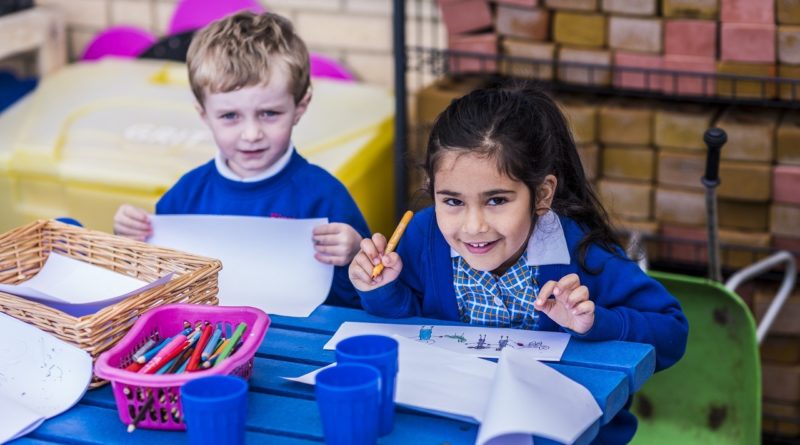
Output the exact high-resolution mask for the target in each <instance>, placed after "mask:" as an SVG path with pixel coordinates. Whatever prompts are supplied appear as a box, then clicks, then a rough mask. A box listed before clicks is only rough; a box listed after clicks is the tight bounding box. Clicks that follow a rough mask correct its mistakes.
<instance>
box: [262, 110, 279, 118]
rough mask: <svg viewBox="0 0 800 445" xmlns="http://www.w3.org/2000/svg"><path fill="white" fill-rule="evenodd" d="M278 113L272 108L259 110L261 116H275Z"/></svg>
mask: <svg viewBox="0 0 800 445" xmlns="http://www.w3.org/2000/svg"><path fill="white" fill-rule="evenodd" d="M278 114H280V113H278V112H277V111H272V110H267V111H262V112H261V116H263V117H275V116H277V115H278Z"/></svg>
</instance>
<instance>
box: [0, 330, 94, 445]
mask: <svg viewBox="0 0 800 445" xmlns="http://www.w3.org/2000/svg"><path fill="white" fill-rule="evenodd" d="M0 332H2V333H3V338H4V339H5V340H4V341H3V342H0V357H2V360H0V406H2V409H0V411H2V413H3V414H2V416H3V418H2V421H0V443H3V442H5V441H8V440H12V439H14V438H16V437H19V436H21V435H24V434H27V433H28V432H30V431H32V430H33V429H35V428H36V427H37V426H38V425H39V424H41V422H42V421H43V420H44V419H48V418H50V417H53V416H56V415H58V414H61V413H62V412H64V411H66V410H67V409H69V408H70V407H72V406H73V405H74V404H75V403H77V402H78V400H80V398H81V397H83V394H84V393H85V392H86V388H87V386H88V385H89V382H90V381H91V379H92V358H91V357H90V356H89V354H87V353H86V352H84V351H82V350H81V349H78V348H76V347H75V346H72V345H70V344H69V343H66V342H64V341H62V340H59V339H57V338H56V337H54V336H52V335H50V334H48V333H46V332H44V331H42V330H40V329H38V328H36V327H34V326H31V325H29V324H27V323H24V322H22V321H20V320H17V319H15V318H13V317H10V316H8V315H5V314H0Z"/></svg>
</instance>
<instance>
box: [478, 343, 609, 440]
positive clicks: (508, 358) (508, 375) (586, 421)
mask: <svg viewBox="0 0 800 445" xmlns="http://www.w3.org/2000/svg"><path fill="white" fill-rule="evenodd" d="M488 402H489V403H488V404H487V407H486V415H485V416H484V419H483V422H481V426H480V428H479V429H478V439H477V440H476V442H475V443H476V445H501V444H502V445H512V444H513V445H524V444H532V443H533V440H532V438H531V435H536V436H539V437H546V438H548V439H552V440H555V441H556V442H560V443H573V442H575V441H576V440H577V439H578V437H580V435H581V434H583V432H584V431H586V430H587V429H588V428H589V427H590V426H592V424H594V422H596V421H597V419H599V418H600V416H601V415H602V414H603V411H602V410H601V409H600V407H599V406H597V402H596V401H595V400H594V396H592V393H591V392H589V390H588V389H586V388H585V387H584V386H583V385H580V384H578V383H576V382H574V381H573V380H571V379H569V378H568V377H565V376H564V375H562V374H561V373H559V372H558V371H556V370H555V369H552V368H550V367H549V366H546V365H544V364H542V363H539V362H538V361H536V360H534V359H532V358H531V357H530V356H529V355H528V354H525V353H524V352H523V351H520V350H515V349H505V350H503V354H502V355H501V356H500V361H499V362H498V366H497V372H496V374H495V378H494V386H493V387H492V390H491V396H490V397H489V400H488Z"/></svg>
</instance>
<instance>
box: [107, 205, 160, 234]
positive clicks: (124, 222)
mask: <svg viewBox="0 0 800 445" xmlns="http://www.w3.org/2000/svg"><path fill="white" fill-rule="evenodd" d="M114 234H115V235H120V236H124V237H126V238H131V239H135V240H138V241H144V240H146V239H147V238H148V237H149V236H150V235H152V234H153V227H152V226H151V225H150V215H149V214H148V213H147V211H145V210H143V209H140V208H138V207H134V206H132V205H129V204H123V205H121V206H120V207H119V209H117V213H116V214H115V215H114Z"/></svg>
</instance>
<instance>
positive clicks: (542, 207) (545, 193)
mask: <svg viewBox="0 0 800 445" xmlns="http://www.w3.org/2000/svg"><path fill="white" fill-rule="evenodd" d="M556 187H558V179H557V178H556V177H555V175H547V176H545V178H544V181H542V183H541V184H539V187H538V188H537V189H536V214H537V215H539V216H541V215H544V214H545V213H547V212H548V211H549V210H550V207H551V206H552V205H553V198H554V197H555V196H556Z"/></svg>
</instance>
